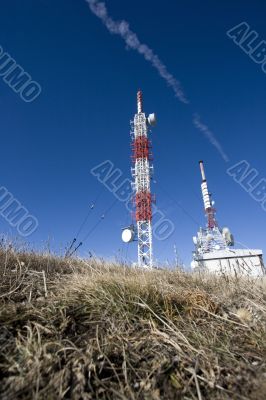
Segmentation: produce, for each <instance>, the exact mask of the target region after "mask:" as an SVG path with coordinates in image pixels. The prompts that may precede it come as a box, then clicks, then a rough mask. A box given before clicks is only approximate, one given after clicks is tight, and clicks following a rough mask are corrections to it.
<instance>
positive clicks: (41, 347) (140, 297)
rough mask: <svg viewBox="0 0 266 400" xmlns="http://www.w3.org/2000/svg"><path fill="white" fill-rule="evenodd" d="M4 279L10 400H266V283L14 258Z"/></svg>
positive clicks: (0, 384)
mask: <svg viewBox="0 0 266 400" xmlns="http://www.w3.org/2000/svg"><path fill="white" fill-rule="evenodd" d="M42 271H44V272H42ZM0 272H1V278H0V349H1V351H0V372H1V373H0V376H1V378H0V398H1V399H12V400H14V399H46V400H47V399H77V400H78V399H85V400H86V399H93V400H94V399H126V400H127V399H132V400H133V399H145V400H159V399H167V400H171V399H202V400H203V399H212V400H213V399H217V400H218V399H219V400H221V399H253V400H262V399H265V398H266V384H265V381H266V379H265V378H266V361H265V360H266V285H265V281H263V280H260V281H252V280H250V281H249V280H247V279H243V278H241V279H240V278H239V279H238V277H235V278H234V279H228V278H226V277H222V278H218V277H213V276H196V275H194V276H192V275H190V274H186V273H182V272H179V271H174V272H170V271H151V272H149V271H140V270H132V269H129V268H127V267H123V266H116V265H109V264H107V263H105V262H100V261H97V260H91V261H88V262H84V261H78V260H70V261H67V260H64V259H60V258H55V257H52V256H50V255H43V256H41V255H36V254H23V253H15V252H14V251H13V250H12V249H10V250H2V251H1V252H0Z"/></svg>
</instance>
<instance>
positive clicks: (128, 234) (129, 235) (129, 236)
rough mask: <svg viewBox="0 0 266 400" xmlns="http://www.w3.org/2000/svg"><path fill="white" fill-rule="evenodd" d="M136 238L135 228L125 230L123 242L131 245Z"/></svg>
mask: <svg viewBox="0 0 266 400" xmlns="http://www.w3.org/2000/svg"><path fill="white" fill-rule="evenodd" d="M134 237H135V231H134V229H133V228H131V227H130V228H125V229H123V231H122V240H123V242H124V243H130V242H133V240H134Z"/></svg>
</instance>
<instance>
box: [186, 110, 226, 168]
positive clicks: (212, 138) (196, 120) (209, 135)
mask: <svg viewBox="0 0 266 400" xmlns="http://www.w3.org/2000/svg"><path fill="white" fill-rule="evenodd" d="M193 124H194V126H195V127H196V128H197V129H199V130H200V131H201V132H202V133H203V134H204V136H206V138H207V139H208V140H209V142H210V143H211V144H212V145H213V146H214V147H215V148H216V150H218V152H219V153H220V155H221V156H222V158H223V159H224V161H225V162H228V161H229V158H228V156H227V154H225V152H224V150H223V148H222V146H221V144H220V143H219V142H218V140H217V139H216V137H215V136H214V134H213V133H212V131H210V129H209V128H208V127H207V126H206V125H204V124H203V122H202V121H201V120H200V116H199V115H198V114H194V115H193Z"/></svg>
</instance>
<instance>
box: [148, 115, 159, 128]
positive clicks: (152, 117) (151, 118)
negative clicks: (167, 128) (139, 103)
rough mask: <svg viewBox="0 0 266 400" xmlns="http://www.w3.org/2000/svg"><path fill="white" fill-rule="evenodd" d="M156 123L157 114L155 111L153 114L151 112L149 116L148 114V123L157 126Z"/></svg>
mask: <svg viewBox="0 0 266 400" xmlns="http://www.w3.org/2000/svg"><path fill="white" fill-rule="evenodd" d="M156 123H157V119H156V115H155V114H154V113H153V114H149V116H148V124H149V125H151V126H155V125H156Z"/></svg>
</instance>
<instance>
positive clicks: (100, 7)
mask: <svg viewBox="0 0 266 400" xmlns="http://www.w3.org/2000/svg"><path fill="white" fill-rule="evenodd" d="M85 1H86V2H87V3H88V5H89V7H90V9H91V11H92V12H93V14H95V15H96V16H97V17H98V18H99V19H100V20H101V21H102V23H103V24H104V25H105V27H106V28H107V29H108V31H109V32H110V33H112V34H115V35H119V36H120V37H121V38H122V39H123V40H124V41H125V43H126V45H127V47H129V48H131V49H133V50H135V51H137V52H138V53H139V54H141V55H142V56H143V57H144V58H145V60H146V61H148V62H150V64H151V65H152V66H153V67H154V68H155V69H156V70H157V72H158V74H159V75H160V76H161V77H162V78H163V79H164V80H165V81H166V83H167V85H168V86H169V87H171V88H172V90H173V91H174V93H175V96H176V97H177V98H178V99H179V100H180V101H181V102H182V103H185V104H189V101H188V99H187V97H186V96H185V94H184V92H183V90H182V87H181V84H180V82H179V81H178V80H177V79H176V78H175V77H174V76H173V75H172V74H170V72H168V70H167V68H166V66H165V65H164V64H163V62H162V61H161V60H160V59H159V57H158V56H157V55H156V54H155V53H154V51H153V50H152V49H151V48H150V47H149V46H147V45H146V44H144V43H141V42H140V40H139V39H138V36H137V35H136V34H135V33H134V32H133V31H132V30H131V29H130V28H129V23H128V22H127V21H124V20H122V21H114V20H113V19H112V18H111V17H110V16H109V15H108V12H107V8H106V6H105V3H103V2H99V1H98V0H85ZM193 123H194V126H195V127H196V128H197V129H198V130H199V131H201V132H202V133H203V134H204V136H205V137H206V138H207V139H208V140H209V142H210V143H211V144H212V145H213V146H214V147H215V148H216V150H218V152H219V153H220V155H221V156H222V158H223V159H224V161H226V162H227V161H228V157H227V155H226V154H225V153H224V151H223V149H222V146H221V144H220V143H219V142H218V140H217V139H216V138H215V135H214V133H212V132H211V131H210V130H209V128H208V127H207V126H206V125H204V124H203V123H202V122H201V121H200V118H199V116H198V115H197V114H195V115H194V119H193Z"/></svg>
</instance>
